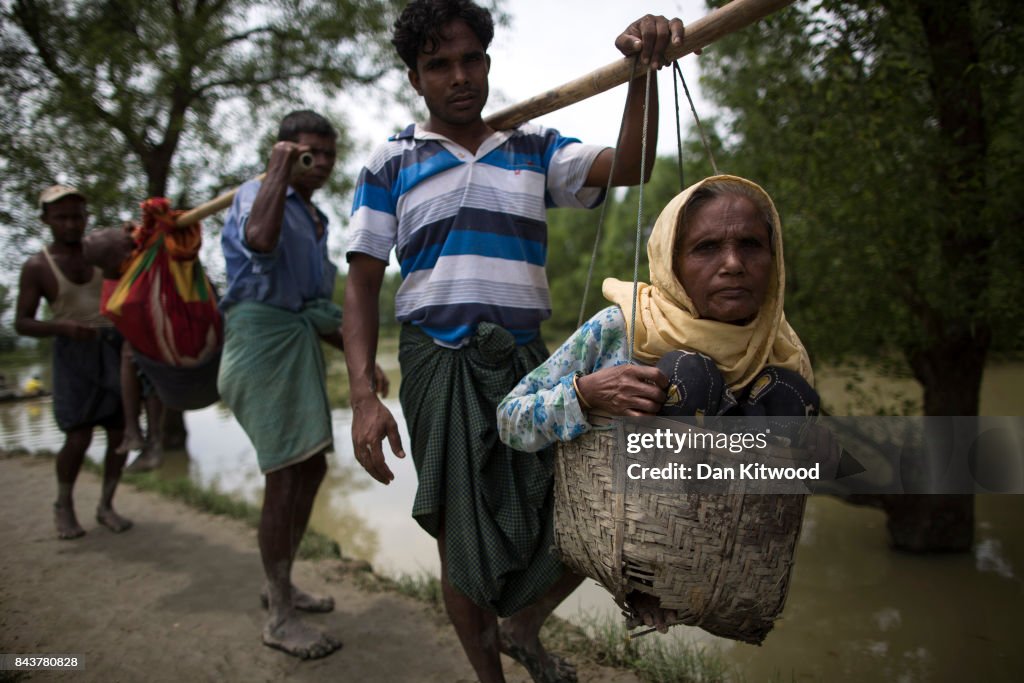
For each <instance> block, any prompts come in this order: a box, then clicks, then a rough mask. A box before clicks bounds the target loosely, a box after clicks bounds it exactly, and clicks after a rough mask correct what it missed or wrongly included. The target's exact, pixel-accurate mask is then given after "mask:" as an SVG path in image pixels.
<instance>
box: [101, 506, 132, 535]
mask: <svg viewBox="0 0 1024 683" xmlns="http://www.w3.org/2000/svg"><path fill="white" fill-rule="evenodd" d="M96 521H97V522H99V523H100V524H102V525H103V526H105V527H107V528H108V529H110V530H111V531H113V532H114V533H115V534H119V533H121V532H122V531H128V530H129V529H131V528H132V521H131V520H130V519H125V518H124V517H122V516H121V515H119V514H117V513H116V512H114V508H96Z"/></svg>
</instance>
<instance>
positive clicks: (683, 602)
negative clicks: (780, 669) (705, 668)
mask: <svg viewBox="0 0 1024 683" xmlns="http://www.w3.org/2000/svg"><path fill="white" fill-rule="evenodd" d="M592 422H593V423H594V424H595V427H598V428H597V429H594V430H593V431H591V432H588V433H587V434H585V435H583V436H582V437H580V438H578V439H576V440H574V441H572V442H569V443H563V444H560V445H559V449H560V452H559V454H558V457H557V458H556V459H555V543H556V545H557V546H558V549H559V551H560V553H561V554H562V559H563V561H564V562H565V563H566V564H567V565H568V566H569V567H571V568H572V569H573V570H574V571H576V572H577V573H580V574H583V575H585V576H588V577H590V578H592V579H594V580H596V581H597V582H599V583H600V584H601V585H602V586H604V587H605V588H606V589H607V590H608V591H609V592H610V593H611V594H612V596H613V597H614V598H615V601H616V602H617V603H618V604H619V606H620V607H622V608H623V609H627V610H628V609H629V607H628V599H627V596H628V595H629V593H630V592H631V591H634V590H637V591H641V592H644V593H648V594H651V595H654V596H656V597H658V598H659V599H660V601H661V607H662V608H664V609H672V610H676V611H677V614H678V618H679V622H680V623H684V624H687V625H690V626H699V627H701V628H703V629H704V630H706V631H708V632H709V633H712V634H714V635H716V636H721V637H724V638H731V639H734V640H740V641H743V642H747V643H753V644H756V645H759V644H761V642H762V641H763V640H764V638H765V636H766V635H767V634H768V632H769V631H770V630H771V628H772V626H773V624H774V621H775V619H776V618H777V617H778V616H779V615H780V614H781V613H782V607H783V605H784V604H785V601H786V594H787V592H788V589H789V577H790V572H791V570H792V567H793V555H794V552H795V550H796V544H797V539H798V537H799V534H800V526H801V523H802V521H803V514H804V505H805V503H806V496H804V495H761V494H759V495H752V494H740V493H737V494H696V493H685V492H673V493H628V494H627V493H619V492H615V491H613V477H614V473H613V471H612V462H613V457H612V456H613V453H614V449H615V448H616V436H615V430H614V429H609V428H604V429H602V428H600V427H602V426H604V427H607V426H609V425H610V420H604V419H601V418H592ZM598 423H600V424H598Z"/></svg>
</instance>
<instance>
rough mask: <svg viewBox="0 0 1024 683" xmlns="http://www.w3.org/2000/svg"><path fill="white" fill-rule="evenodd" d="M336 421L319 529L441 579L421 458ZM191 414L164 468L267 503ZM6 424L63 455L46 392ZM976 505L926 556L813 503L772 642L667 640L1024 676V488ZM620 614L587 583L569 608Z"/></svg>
mask: <svg viewBox="0 0 1024 683" xmlns="http://www.w3.org/2000/svg"><path fill="white" fill-rule="evenodd" d="M386 404H387V405H388V407H389V408H390V409H391V411H392V413H393V414H394V415H395V417H396V419H397V420H398V421H399V424H400V427H401V433H402V438H403V440H404V443H405V444H406V446H407V447H408V443H409V442H408V434H407V432H406V430H405V424H404V420H403V418H402V412H401V407H400V406H399V404H398V402H397V400H388V401H386ZM333 417H334V432H335V446H336V448H337V452H336V453H335V454H333V455H332V456H331V459H330V462H331V466H330V470H329V473H328V478H327V480H326V482H325V484H324V486H323V488H322V489H321V493H320V496H318V499H317V504H316V508H315V509H314V513H313V520H312V524H313V526H314V527H315V528H317V529H318V530H320V531H323V532H325V533H328V534H329V535H331V536H332V537H333V538H335V539H336V540H337V541H338V542H339V543H340V544H341V546H342V548H343V549H344V551H345V553H346V554H347V555H350V556H353V557H361V558H365V559H368V560H370V561H371V562H372V563H373V564H374V566H375V568H377V569H378V570H381V571H384V572H389V573H397V572H409V573H416V572H418V571H421V570H426V571H430V572H433V573H436V572H437V568H438V567H437V555H436V548H435V545H434V542H433V540H432V539H431V538H430V537H429V536H428V535H427V534H426V533H425V532H423V531H422V530H421V529H420V528H419V527H418V526H417V525H416V523H415V522H414V521H413V520H412V518H411V516H410V510H411V506H412V500H413V495H414V492H415V487H416V476H415V471H414V469H413V465H412V462H411V459H406V460H398V459H396V458H393V457H390V456H389V461H388V462H389V465H390V466H391V468H392V470H393V471H394V472H395V480H394V481H393V482H392V483H391V484H390V485H389V486H382V485H380V484H378V483H376V482H375V481H373V480H372V479H371V478H370V477H369V475H367V474H366V473H365V472H364V471H363V469H362V468H361V467H360V466H359V465H358V464H357V463H356V462H355V459H354V457H353V455H352V446H351V441H350V439H349V434H350V426H351V414H350V413H349V412H348V411H347V410H335V411H334V412H333ZM186 422H187V425H188V430H189V440H188V444H187V451H178V452H171V453H168V457H167V461H166V463H165V465H164V466H163V467H162V469H161V474H162V476H169V477H176V476H188V477H190V478H191V479H192V480H193V481H195V482H197V483H199V484H200V485H202V486H210V487H215V488H216V489H218V490H220V491H222V492H225V493H228V494H231V495H234V496H238V497H240V498H243V499H245V500H247V501H249V502H251V503H254V504H258V503H259V502H260V499H261V496H262V489H263V478H262V476H261V475H260V474H259V471H258V469H257V466H256V457H255V454H254V452H253V449H252V446H251V444H250V443H249V440H248V438H247V437H246V436H245V434H244V432H242V430H241V428H240V427H239V425H238V423H237V422H235V420H234V419H233V418H232V416H231V414H230V412H229V411H227V410H226V409H225V408H224V407H222V406H212V407H210V408H207V409H205V410H201V411H196V412H192V413H188V414H187V416H186ZM0 427H2V435H0V447H3V448H13V447H15V446H22V447H26V448H29V449H32V450H35V449H49V450H56V449H57V448H59V446H60V444H61V442H62V436H61V434H60V433H59V432H58V431H57V430H56V428H55V426H54V425H53V420H52V412H51V406H50V404H49V401H48V400H45V399H44V400H38V401H32V402H25V403H20V404H13V405H3V406H0ZM103 447H104V444H103V436H102V431H101V430H97V432H96V438H95V439H94V443H93V445H92V447H91V448H90V451H89V453H90V457H92V458H93V459H96V460H98V459H100V458H101V457H102V453H103ZM976 509H977V537H976V543H975V547H974V550H973V552H972V553H970V554H959V555H935V556H926V557H922V556H917V555H908V554H902V553H897V552H893V551H891V550H889V549H888V547H887V540H886V532H885V517H884V515H883V514H882V513H881V512H880V511H879V510H875V509H869V508H856V507H851V506H849V505H847V504H844V503H841V502H839V501H837V500H834V499H831V498H825V497H812V498H811V500H810V501H809V503H808V506H807V514H806V518H805V522H804V526H803V530H802V534H801V537H800V542H799V546H798V549H797V556H796V565H795V569H794V573H793V580H792V583H791V588H790V593H789V599H788V603H787V605H786V609H785V612H784V617H783V619H781V620H780V621H779V622H777V625H776V627H775V630H774V631H773V632H772V633H770V634H769V636H768V639H767V641H766V642H765V644H764V646H762V647H753V646H748V645H743V644H737V643H734V642H732V641H727V640H723V639H719V638H714V637H712V636H709V635H707V634H705V633H703V632H702V631H700V630H699V629H692V628H677V629H674V630H673V635H672V636H671V637H674V638H682V639H687V640H692V641H695V642H698V643H701V644H704V645H706V646H707V647H710V648H715V649H717V650H719V651H720V652H721V653H722V655H723V656H724V658H725V659H726V660H727V661H728V662H729V663H730V664H732V665H733V666H735V669H736V671H737V672H738V674H739V676H740V677H742V678H743V679H745V680H748V681H762V680H795V681H837V680H839V681H861V680H886V681H889V680H893V681H907V682H911V683H912V682H916V681H964V680H985V681H999V680H1007V681H1009V680H1017V676H1018V672H1019V671H1021V670H1024V647H1021V646H1022V645H1024V637H1022V635H1021V630H1020V627H1019V615H1020V614H1021V613H1024V580H1022V576H1024V496H995V495H990V496H978V497H977V505H976ZM141 531H142V530H141V529H140V532H141ZM615 611H616V610H615V607H614V604H613V603H612V602H611V599H610V598H609V597H608V596H607V594H606V593H605V592H604V591H603V589H601V588H599V587H596V586H595V585H594V584H593V583H592V582H589V581H588V582H587V585H585V586H584V587H582V588H581V589H580V590H579V591H577V593H575V594H574V595H573V596H571V597H570V598H569V600H567V601H566V603H565V604H564V605H563V606H562V607H561V608H560V610H559V613H560V614H562V615H563V616H578V615H579V614H580V613H581V612H583V613H591V614H592V613H594V612H601V613H610V614H614V613H615ZM648 637H653V636H648Z"/></svg>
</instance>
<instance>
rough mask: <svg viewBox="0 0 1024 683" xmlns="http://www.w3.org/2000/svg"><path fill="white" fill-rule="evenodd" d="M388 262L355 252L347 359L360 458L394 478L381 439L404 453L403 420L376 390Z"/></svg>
mask: <svg viewBox="0 0 1024 683" xmlns="http://www.w3.org/2000/svg"><path fill="white" fill-rule="evenodd" d="M385 268H387V263H386V262H385V261H381V260H380V259H375V258H373V257H372V256H367V255H365V254H353V255H352V258H351V259H350V260H349V264H348V279H347V282H346V284H345V323H344V325H343V326H342V331H343V334H344V339H345V364H346V365H347V366H348V381H349V396H350V398H351V401H352V446H353V450H354V451H355V456H356V460H358V461H359V463H360V464H361V465H362V466H363V467H364V468H365V469H366V471H367V472H369V474H370V476H372V477H373V478H374V479H376V480H377V481H379V482H381V483H383V484H387V483H390V482H391V480H392V479H394V478H395V475H394V474H393V473H392V472H391V469H390V468H389V467H388V466H387V464H386V463H385V460H384V451H383V450H382V448H381V441H382V440H383V439H384V438H385V437H386V438H387V439H388V443H389V444H390V446H391V451H392V452H393V453H394V454H395V455H397V456H398V457H400V458H404V457H405V452H404V451H403V450H402V439H401V437H400V436H399V434H398V424H397V423H396V422H395V418H394V416H393V415H392V414H391V411H390V410H388V409H387V407H385V406H384V404H383V403H381V401H380V399H379V398H378V397H377V395H376V389H377V386H376V382H375V379H374V368H375V367H376V356H377V333H378V329H379V323H380V304H379V298H380V288H381V283H382V282H383V281H384V270H385Z"/></svg>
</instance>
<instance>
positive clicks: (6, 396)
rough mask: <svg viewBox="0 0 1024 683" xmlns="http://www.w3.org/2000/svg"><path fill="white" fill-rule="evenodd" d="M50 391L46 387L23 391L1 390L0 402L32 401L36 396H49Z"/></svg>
mask: <svg viewBox="0 0 1024 683" xmlns="http://www.w3.org/2000/svg"><path fill="white" fill-rule="evenodd" d="M49 395H50V392H49V391H46V390H45V389H40V390H39V391H33V392H21V391H0V403H14V402H16V401H30V400H32V399H34V398H43V397H45V396H49Z"/></svg>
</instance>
